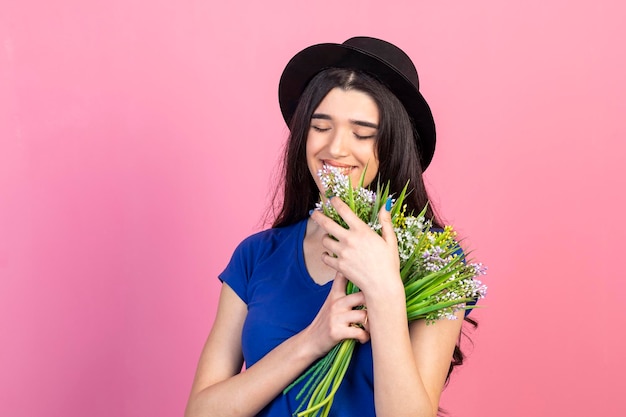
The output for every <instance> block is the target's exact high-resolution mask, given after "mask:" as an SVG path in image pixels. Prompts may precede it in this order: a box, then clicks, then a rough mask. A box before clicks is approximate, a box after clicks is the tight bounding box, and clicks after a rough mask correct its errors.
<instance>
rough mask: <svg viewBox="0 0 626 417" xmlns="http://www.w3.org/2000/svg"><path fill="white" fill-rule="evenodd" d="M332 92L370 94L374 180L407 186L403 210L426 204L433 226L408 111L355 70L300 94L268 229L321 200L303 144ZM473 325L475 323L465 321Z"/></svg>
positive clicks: (328, 74) (457, 354) (456, 359)
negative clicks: (374, 110) (374, 119)
mask: <svg viewBox="0 0 626 417" xmlns="http://www.w3.org/2000/svg"><path fill="white" fill-rule="evenodd" d="M333 88H341V89H343V90H356V91H360V92H363V93H366V94H368V95H369V96H370V97H371V98H372V99H373V100H374V102H375V103H376V105H377V106H378V113H379V119H380V120H379V121H378V136H377V138H376V155H377V157H378V160H379V171H378V175H377V176H376V178H375V179H374V181H372V184H373V186H376V184H377V183H381V184H386V182H387V181H389V184H390V190H391V193H393V194H395V195H398V194H399V193H400V192H401V191H402V189H403V188H404V186H405V184H406V182H407V180H408V181H409V189H410V190H411V192H410V194H409V195H408V196H407V198H406V200H405V202H406V204H407V211H408V212H411V211H413V212H414V213H419V212H420V211H421V210H422V209H423V208H424V207H425V206H426V205H428V207H427V211H426V217H427V218H431V219H432V220H433V224H434V225H435V226H438V227H441V225H442V222H441V221H440V220H439V217H438V216H437V214H436V212H435V208H434V207H433V206H432V204H431V203H430V202H429V198H428V193H427V191H426V187H425V185H424V180H423V178H422V166H421V164H420V158H419V153H418V152H419V149H418V145H417V143H418V142H419V141H416V138H418V137H419V136H418V134H417V131H416V130H415V128H414V126H413V123H411V119H410V117H409V115H408V113H407V112H406V109H405V108H404V106H403V105H402V103H401V102H400V101H399V100H398V98H397V97H396V96H395V95H394V94H393V93H391V91H389V89H387V87H385V86H384V85H383V84H382V83H380V82H379V81H378V80H376V79H375V78H373V77H372V76H370V75H368V74H366V73H363V72H360V71H358V70H350V69H339V68H330V69H326V70H324V71H322V72H320V73H318V74H317V75H316V76H315V77H314V78H313V79H312V80H311V82H309V84H308V86H307V88H306V89H305V90H304V92H303V93H302V96H301V97H300V101H299V103H298V106H297V107H296V111H295V112H294V115H293V117H292V119H291V123H290V126H289V128H290V129H289V130H290V135H289V139H288V141H287V144H286V146H285V149H284V157H283V162H282V164H283V165H282V173H281V174H282V175H281V178H280V182H279V183H278V184H277V186H276V191H275V193H274V201H275V202H276V204H275V205H274V209H275V210H276V211H277V214H276V216H275V218H274V221H273V224H272V227H283V226H288V225H290V224H293V223H296V222H298V221H300V220H303V219H305V218H306V217H308V213H309V210H310V209H312V208H313V207H314V206H315V203H316V202H318V201H319V190H318V189H317V185H316V184H315V181H314V180H313V177H312V176H311V173H310V172H309V169H308V166H307V162H306V140H307V136H308V133H309V129H310V124H311V116H312V115H313V112H314V111H315V109H316V108H317V107H318V106H319V104H320V103H321V101H322V100H323V99H324V97H326V95H327V94H328V93H329V92H330V90H332V89H333ZM465 320H466V321H468V322H470V324H472V325H473V326H475V325H476V322H475V321H473V320H472V319H469V318H466V319H465ZM463 359H464V355H463V352H462V351H461V349H460V347H459V346H458V345H457V346H456V347H455V349H454V355H453V358H452V361H451V363H450V368H449V370H448V374H447V376H446V382H447V381H448V380H449V378H450V374H451V373H452V370H453V369H454V367H455V366H458V365H461V364H463Z"/></svg>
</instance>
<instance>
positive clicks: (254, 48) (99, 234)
mask: <svg viewBox="0 0 626 417" xmlns="http://www.w3.org/2000/svg"><path fill="white" fill-rule="evenodd" d="M395 3H397V4H395ZM401 3H402V2H391V3H389V2H387V3H385V5H386V6H385V7H384V8H382V7H381V5H380V2H374V1H367V0H365V1H363V0H362V1H359V2H356V1H345V2H337V1H334V0H332V1H331V0H320V1H316V2H314V3H306V5H304V4H303V3H302V2H296V1H275V0H270V1H269V2H250V4H249V5H246V6H245V7H241V5H239V4H237V2H227V3H225V4H226V5H220V6H215V5H212V4H210V2H200V1H191V0H178V1H173V0H160V1H151V2H147V1H138V0H123V1H122V0H108V1H98V0H96V1H88V2H85V1H78V0H60V1H55V2H48V1H42V0H40V1H33V0H19V1H18V0H8V4H7V2H6V1H5V2H4V3H3V7H2V13H0V332H1V334H2V341H1V342H0V370H1V371H0V415H2V416H12V417H27V416H28V417H31V416H63V417H78V416H94V417H98V416H103V417H104V416H107V417H109V416H124V417H126V416H128V417H130V416H138V417H139V416H141V417H145V416H155V417H158V416H174V415H181V414H182V410H183V407H184V404H185V401H186V396H187V393H188V390H189V387H190V384H191V379H192V376H193V372H194V369H195V363H196V360H197V357H198V354H199V351H200V349H201V346H202V343H203V340H204V338H205V337H206V334H207V332H208V329H209V327H210V325H211V322H212V319H213V315H214V312H215V301H216V293H217V291H218V289H219V284H218V281H217V279H216V275H217V274H218V273H219V271H220V270H221V269H222V268H223V267H224V265H225V264H226V262H227V261H228V259H229V257H230V253H231V251H232V249H233V248H234V246H235V245H236V244H237V243H238V242H239V241H240V240H241V239H242V238H243V237H245V236H246V235H247V234H249V233H250V232H252V231H255V230H257V229H258V227H259V221H260V219H261V215H262V213H263V209H264V207H265V205H266V203H267V189H268V184H269V183H270V181H271V178H272V175H273V169H274V167H275V164H276V161H277V157H278V152H279V149H280V147H281V145H282V141H283V140H284V138H285V136H286V128H285V126H284V124H283V122H282V120H281V117H280V112H279V110H278V104H277V100H276V95H277V93H276V88H277V82H278V78H279V76H280V72H281V70H282V67H283V66H284V64H285V63H286V62H287V60H288V59H289V58H290V57H291V56H292V54H294V53H295V52H296V51H298V50H299V49H301V48H302V47H304V46H306V45H309V44H312V43H316V42H336V41H342V40H344V39H346V38H348V37H350V36H353V35H355V34H370V35H373V36H379V37H383V38H385V39H389V40H392V41H395V42H396V43H397V44H399V45H401V46H403V47H404V48H405V49H406V50H407V51H408V52H409V54H410V55H411V56H412V57H414V59H415V61H416V63H417V65H418V69H419V70H420V74H421V78H422V83H423V92H424V94H425V96H426V97H427V98H428V99H429V101H430V103H431V105H432V107H433V110H434V112H435V116H436V119H437V121H438V132H439V148H438V153H437V154H436V156H435V160H434V162H433V165H432V167H431V168H430V169H429V171H428V175H427V176H428V182H429V184H430V185H431V188H432V190H433V192H434V195H435V200H436V202H437V203H438V204H439V205H440V207H441V209H442V212H443V214H444V215H445V217H446V218H447V219H448V220H449V221H450V222H452V223H454V224H455V225H457V227H458V228H459V229H460V230H461V231H462V233H463V234H464V235H466V236H468V243H469V244H470V245H471V247H474V248H475V249H476V251H475V254H476V256H477V257H479V258H480V260H482V261H483V262H485V263H486V264H488V265H489V267H490V274H489V276H488V283H489V285H490V294H489V297H488V299H487V300H486V301H485V303H484V304H485V306H486V308H485V309H484V310H481V311H478V312H476V314H475V316H476V317H478V318H479V319H480V321H481V326H480V328H479V330H478V331H477V332H475V333H474V335H473V340H474V344H475V345H474V348H473V349H472V351H473V352H472V354H471V356H470V358H469V360H468V362H467V365H466V366H465V367H464V368H463V369H462V370H460V372H458V373H457V374H456V375H455V377H454V379H453V382H452V384H451V385H450V386H449V388H448V389H447V390H446V392H445V394H444V399H443V403H444V404H443V405H444V406H445V407H446V408H447V409H448V410H449V411H450V412H451V415H452V416H465V417H477V416H481V417H496V416H498V417H499V416H503V415H506V416H509V417H518V416H519V417H521V416H554V415H570V416H588V415H597V416H616V417H617V416H623V415H624V414H626V407H624V406H623V405H622V404H623V401H622V399H621V397H620V395H621V391H622V390H621V387H623V382H622V378H623V375H624V374H625V372H626V366H625V365H624V361H623V358H622V356H623V353H624V351H625V350H626V344H625V342H624V336H623V335H622V333H621V332H622V329H623V327H624V324H625V318H626V313H624V309H623V305H624V304H625V303H626V296H625V295H624V294H626V285H625V284H624V281H623V279H622V278H623V277H624V272H623V271H624V268H623V266H622V265H620V260H621V252H622V250H621V249H620V250H618V248H619V246H621V244H622V243H623V240H624V237H625V236H626V225H625V224H626V222H625V221H624V218H623V213H624V209H625V208H626V207H625V206H626V205H625V204H624V199H625V197H624V189H625V187H624V185H625V184H624V183H625V181H624V178H626V172H625V171H626V170H625V168H624V165H623V163H622V161H623V159H624V156H626V155H625V154H626V152H625V151H626V145H624V137H625V136H626V127H625V126H626V125H625V124H624V121H623V118H624V113H625V110H626V106H625V105H624V101H625V97H626V81H624V73H625V72H626V52H625V51H626V48H624V45H623V41H624V39H625V38H626V32H625V31H624V29H623V20H624V12H625V11H626V10H625V7H624V6H623V5H622V2H619V1H617V0H614V1H610V0H597V1H586V2H585V1H566V0H557V1H549V2H546V1H539V0H529V1H526V2H517V3H513V2H503V1H496V0H485V1H478V2H466V1H458V2H450V1H439V2H414V1H411V2H410V1H406V2H404V3H405V4H404V5H401ZM420 3H423V4H420ZM305 10H306V12H305Z"/></svg>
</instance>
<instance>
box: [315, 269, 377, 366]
mask: <svg viewBox="0 0 626 417" xmlns="http://www.w3.org/2000/svg"><path fill="white" fill-rule="evenodd" d="M347 283H348V280H347V279H346V278H345V277H344V276H343V274H341V273H340V272H337V274H336V276H335V280H334V281H333V285H332V287H331V289H330V292H329V293H328V297H326V301H325V302H324V304H323V305H322V308H321V309H320V311H319V312H318V313H317V316H315V319H313V322H311V324H310V325H309V326H308V327H307V329H306V330H305V332H306V333H307V334H308V336H309V338H310V340H311V341H312V342H313V343H312V346H314V347H315V348H314V349H315V354H316V355H318V356H323V355H325V354H326V353H327V352H328V351H330V350H331V349H332V348H333V347H334V346H335V345H336V344H337V343H339V342H341V341H342V340H345V339H356V340H358V341H359V342H361V343H365V342H367V341H368V340H369V338H370V336H369V332H368V330H367V329H368V327H367V311H366V310H355V308H356V307H359V306H361V305H363V304H364V302H365V297H364V295H363V293H360V292H358V293H355V294H349V295H346V284H347Z"/></svg>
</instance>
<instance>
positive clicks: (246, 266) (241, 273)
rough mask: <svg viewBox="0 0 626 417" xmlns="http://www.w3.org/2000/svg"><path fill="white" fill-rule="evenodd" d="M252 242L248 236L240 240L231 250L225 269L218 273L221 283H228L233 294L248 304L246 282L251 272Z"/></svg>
mask: <svg viewBox="0 0 626 417" xmlns="http://www.w3.org/2000/svg"><path fill="white" fill-rule="evenodd" d="M253 249H254V242H253V241H252V240H251V239H250V238H248V239H246V240H244V241H243V242H241V243H240V244H239V246H237V248H236V249H235V251H234V252H233V256H232V257H231V258H230V262H228V265H226V269H224V271H222V273H221V274H219V275H218V278H219V279H220V281H222V282H223V283H226V284H228V286H229V287H230V288H232V289H233V291H235V294H237V295H238V296H239V298H241V299H242V300H243V302H244V303H246V304H248V282H249V280H250V275H251V274H252V265H253V256H254V250H253Z"/></svg>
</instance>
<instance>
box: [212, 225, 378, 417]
mask: <svg viewBox="0 0 626 417" xmlns="http://www.w3.org/2000/svg"><path fill="white" fill-rule="evenodd" d="M306 225H307V220H306V219H305V220H302V221H300V222H298V223H295V224H293V225H290V226H286V227H281V228H274V229H269V230H265V231H263V232H260V233H257V234H255V235H252V236H250V237H248V238H247V239H245V240H244V241H243V242H242V243H241V244H240V245H239V246H238V247H237V249H236V250H235V252H234V254H233V256H232V259H231V261H230V263H229V264H228V266H227V267H226V269H225V270H224V272H222V273H221V274H220V276H219V278H220V279H221V280H222V281H223V282H225V283H227V284H228V285H229V286H230V287H231V288H232V289H233V290H234V291H235V293H236V294H237V295H238V296H239V297H240V298H241V299H242V300H243V301H244V302H245V303H246V305H247V306H248V315H247V317H246V320H245V323H244V326H243V332H242V336H241V344H242V349H243V355H244V359H245V361H246V366H247V367H248V368H249V367H251V366H254V364H255V363H256V362H257V361H258V360H260V359H261V358H262V357H263V356H265V355H266V354H267V353H269V352H270V351H271V350H272V349H274V348H275V347H276V346H278V345H279V344H281V343H282V342H284V341H285V340H287V339H289V338H290V337H291V336H293V335H295V334H296V333H299V332H300V331H302V330H303V329H304V328H305V327H307V326H308V325H309V324H310V323H311V322H312V321H313V319H314V318H315V316H316V314H317V312H318V311H319V309H320V308H321V306H322V304H323V303H324V301H325V300H326V297H327V295H328V293H329V291H330V288H331V286H332V282H329V283H326V284H325V285H318V284H317V283H315V281H313V278H311V276H310V275H309V273H308V271H307V269H306V266H305V263H304V253H303V249H302V244H303V241H304V235H305V232H306ZM303 384H304V381H303V382H302V383H300V384H299V385H296V386H295V387H293V388H292V389H291V391H289V393H287V395H284V396H283V395H282V394H281V395H279V396H278V397H276V398H275V399H274V400H273V401H272V402H271V403H270V404H268V406H267V407H265V408H264V409H263V411H261V413H259V414H258V416H263V417H291V416H292V414H293V413H294V412H295V411H296V409H297V407H298V405H299V404H300V400H296V399H295V396H296V394H297V393H298V392H299V391H300V388H301V387H302V385H303ZM330 416H333V417H339V416H342V417H350V416H355V417H357V416H358V417H368V416H372V417H374V416H375V412H374V383H373V367H372V348H371V344H370V343H369V342H368V343H365V344H363V345H361V344H360V343H357V344H356V348H355V350H354V354H353V357H352V361H351V363H350V367H349V368H348V370H347V372H346V375H345V377H344V380H343V382H342V383H341V386H340V388H339V390H338V391H337V393H336V394H335V399H334V402H333V405H332V408H331V411H330Z"/></svg>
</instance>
